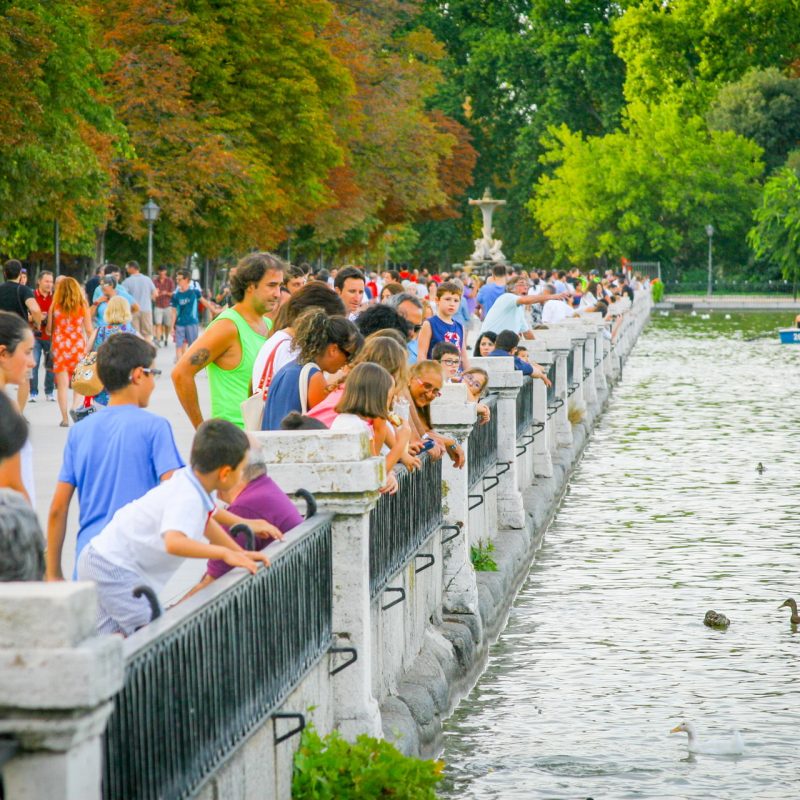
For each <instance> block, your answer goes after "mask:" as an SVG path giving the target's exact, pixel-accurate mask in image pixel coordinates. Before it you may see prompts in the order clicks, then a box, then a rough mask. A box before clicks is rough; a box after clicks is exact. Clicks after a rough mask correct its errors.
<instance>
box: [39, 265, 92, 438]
mask: <svg viewBox="0 0 800 800" xmlns="http://www.w3.org/2000/svg"><path fill="white" fill-rule="evenodd" d="M91 332H92V318H91V313H90V310H89V305H88V303H87V302H86V297H85V296H84V294H83V290H82V289H81V286H80V284H79V283H78V281H76V280H75V278H70V277H64V278H62V279H61V280H59V281H58V282H57V284H56V291H55V295H54V296H53V305H52V306H51V308H50V314H49V315H48V317H47V334H48V335H49V336H50V338H51V345H50V352H51V354H52V357H53V373H54V375H55V379H56V397H57V398H58V408H59V410H60V411H61V422H60V423H59V424H60V425H61V427H62V428H66V427H68V426H69V417H68V416H67V411H68V409H67V392H68V390H69V384H70V379H71V377H72V373H73V372H74V371H75V367H76V366H77V365H78V362H79V361H80V360H81V358H82V356H83V353H84V351H85V349H86V340H87V339H88V338H89V336H90V335H91ZM74 395H75V393H74V392H73V405H77V401H78V398H77V397H76V396H74Z"/></svg>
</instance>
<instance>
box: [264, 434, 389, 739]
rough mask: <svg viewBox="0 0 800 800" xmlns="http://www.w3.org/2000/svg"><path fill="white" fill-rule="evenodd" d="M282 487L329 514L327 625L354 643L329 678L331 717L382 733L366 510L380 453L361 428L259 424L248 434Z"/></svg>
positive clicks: (373, 496) (353, 730) (347, 731)
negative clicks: (264, 427)
mask: <svg viewBox="0 0 800 800" xmlns="http://www.w3.org/2000/svg"><path fill="white" fill-rule="evenodd" d="M252 435H253V436H254V438H255V439H256V440H257V441H258V443H259V445H260V447H261V448H262V450H263V451H264V454H265V456H266V458H267V463H268V464H270V467H269V475H270V477H271V478H272V479H273V480H274V481H275V482H276V483H277V484H278V485H279V486H280V487H281V489H283V490H284V491H285V492H286V493H287V494H294V492H295V491H296V490H297V489H307V490H308V491H309V492H311V493H312V494H313V495H314V496H315V497H316V499H317V502H318V503H319V506H320V508H322V509H324V510H325V511H332V512H333V513H334V514H335V516H334V519H333V530H332V540H333V633H334V636H335V637H336V639H337V641H338V642H339V643H340V644H341V645H343V646H349V647H355V648H356V649H357V651H358V660H357V661H356V662H355V663H354V664H353V665H352V666H351V667H348V669H347V670H346V672H344V673H342V675H341V677H337V678H335V679H334V681H333V697H334V709H335V714H334V717H335V718H334V724H335V725H336V727H338V728H339V730H341V732H342V734H343V735H344V736H345V737H347V738H348V739H350V740H352V739H355V737H356V736H358V735H359V734H362V733H366V734H369V735H370V736H377V737H380V736H382V726H381V715H380V709H379V707H378V702H377V700H376V699H375V697H374V695H373V693H372V658H371V654H372V650H373V648H372V624H371V614H370V590H369V512H370V511H371V510H372V508H373V506H374V505H375V503H376V502H377V500H378V489H380V487H381V486H382V485H383V483H384V481H385V461H384V459H383V458H380V457H373V456H372V455H371V452H370V446H369V439H368V437H367V435H366V434H356V433H336V432H334V431H294V432H291V433H287V432H283V431H263V432H259V433H255V434H252Z"/></svg>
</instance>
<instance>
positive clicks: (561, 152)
mask: <svg viewBox="0 0 800 800" xmlns="http://www.w3.org/2000/svg"><path fill="white" fill-rule="evenodd" d="M550 136H551V138H550V140H549V142H548V151H547V154H546V156H545V160H546V162H547V163H548V164H549V165H550V166H551V167H552V168H553V174H552V176H550V175H544V176H542V178H541V179H540V180H539V183H538V184H537V187H536V191H535V194H534V198H533V200H532V201H531V204H530V208H531V210H532V211H533V213H534V215H535V216H536V218H537V220H538V222H539V224H540V225H541V227H542V229H543V230H544V232H545V234H546V235H547V237H548V238H549V239H550V241H551V243H552V245H553V247H554V249H555V251H556V253H557V254H558V255H559V256H560V257H561V258H562V259H564V260H566V261H569V262H570V263H574V264H584V265H585V264H587V263H591V262H593V260H594V259H598V258H614V259H616V258H618V257H621V256H627V257H629V258H637V257H639V258H641V257H648V258H650V257H656V258H660V259H661V260H664V261H669V262H674V263H675V264H676V265H678V266H679V267H680V266H687V265H691V264H692V263H693V261H695V260H700V259H701V258H702V256H703V252H704V250H703V245H704V243H705V233H704V225H705V224H706V223H712V224H713V225H714V227H715V228H716V230H717V236H716V239H715V242H716V246H717V252H718V253H719V256H720V261H722V262H724V261H725V260H726V259H727V260H728V261H729V263H730V262H732V263H736V259H737V258H738V254H739V252H740V251H741V248H742V244H743V242H744V239H745V234H746V230H747V227H748V226H749V224H750V215H751V212H752V209H753V207H754V206H755V203H756V202H757V199H758V194H759V185H758V178H759V176H760V174H761V172H762V169H763V165H762V163H761V160H760V156H761V149H760V148H759V147H758V145H757V144H755V143H754V142H751V141H749V140H748V139H745V138H743V137H741V136H738V135H737V134H734V133H731V132H727V131H725V132H719V131H713V132H710V133H709V132H708V131H707V129H706V127H705V124H704V122H703V120H702V119H700V118H699V117H691V118H689V119H688V120H686V119H684V118H683V116H682V113H681V110H680V109H679V108H678V107H677V105H675V104H662V105H660V106H655V107H652V108H648V107H646V106H644V105H643V104H640V103H634V104H633V105H632V106H631V107H630V108H629V110H628V114H627V116H626V119H625V123H624V129H623V130H621V131H618V132H615V133H612V134H608V135H606V136H603V137H589V138H585V137H583V136H582V135H580V134H578V133H574V132H572V131H570V130H569V129H568V128H567V127H566V126H561V127H560V128H556V129H553V130H552V131H551V135H550Z"/></svg>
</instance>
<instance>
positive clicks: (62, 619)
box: [0, 583, 125, 800]
mask: <svg viewBox="0 0 800 800" xmlns="http://www.w3.org/2000/svg"><path fill="white" fill-rule="evenodd" d="M0 609H2V613H0V735H2V736H3V737H9V738H12V739H13V740H15V741H16V743H17V744H18V745H19V750H18V752H17V754H16V755H15V756H14V757H13V758H12V759H11V760H10V761H9V762H8V763H7V764H6V765H5V768H4V769H3V782H4V786H5V797H7V798H14V800H17V798H31V800H35V798H47V800H99V798H100V797H101V796H102V792H101V785H102V777H103V741H102V737H103V732H104V731H105V727H106V723H107V721H108V717H109V715H110V714H111V710H112V706H113V704H112V702H111V699H112V698H113V696H114V695H115V694H116V693H117V692H118V691H119V690H120V689H121V688H122V685H123V680H124V675H125V662H124V658H123V654H122V639H120V638H119V637H117V636H96V635H95V624H96V615H97V601H96V597H95V590H94V586H93V585H92V584H89V583H0Z"/></svg>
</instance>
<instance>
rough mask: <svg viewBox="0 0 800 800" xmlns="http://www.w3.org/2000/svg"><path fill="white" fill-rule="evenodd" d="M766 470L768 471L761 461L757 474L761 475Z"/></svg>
mask: <svg viewBox="0 0 800 800" xmlns="http://www.w3.org/2000/svg"><path fill="white" fill-rule="evenodd" d="M764 470H766V467H765V466H764V465H763V464H762V463H761V462H760V461H759V462H758V466H757V467H756V472H757V473H758V474H759V475H761V474H762V473H763V472H764Z"/></svg>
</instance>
